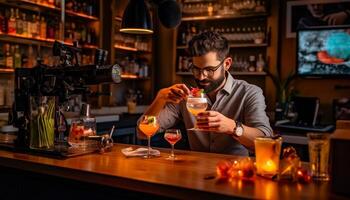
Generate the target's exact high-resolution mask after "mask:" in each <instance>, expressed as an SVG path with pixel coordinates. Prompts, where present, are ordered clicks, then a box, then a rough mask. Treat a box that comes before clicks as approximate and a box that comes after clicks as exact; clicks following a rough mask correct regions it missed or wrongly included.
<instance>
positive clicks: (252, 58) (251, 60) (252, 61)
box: [248, 55, 256, 72]
mask: <svg viewBox="0 0 350 200" xmlns="http://www.w3.org/2000/svg"><path fill="white" fill-rule="evenodd" d="M255 64H256V61H255V56H254V55H250V56H249V67H248V71H249V72H255Z"/></svg>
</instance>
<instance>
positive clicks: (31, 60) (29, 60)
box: [28, 45, 36, 67]
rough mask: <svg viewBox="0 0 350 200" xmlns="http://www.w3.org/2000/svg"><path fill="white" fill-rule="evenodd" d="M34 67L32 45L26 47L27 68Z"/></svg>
mask: <svg viewBox="0 0 350 200" xmlns="http://www.w3.org/2000/svg"><path fill="white" fill-rule="evenodd" d="M35 65H36V61H35V55H34V50H33V47H32V45H29V47H28V67H34V66H35Z"/></svg>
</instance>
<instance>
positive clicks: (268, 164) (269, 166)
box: [262, 160, 277, 173]
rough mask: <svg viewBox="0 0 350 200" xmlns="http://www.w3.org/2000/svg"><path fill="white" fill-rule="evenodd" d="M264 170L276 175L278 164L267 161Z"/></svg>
mask: <svg viewBox="0 0 350 200" xmlns="http://www.w3.org/2000/svg"><path fill="white" fill-rule="evenodd" d="M262 169H263V170H264V171H266V172H269V173H274V172H276V171H277V168H276V164H275V163H274V162H273V160H267V161H266V162H265V164H264V165H263V166H262Z"/></svg>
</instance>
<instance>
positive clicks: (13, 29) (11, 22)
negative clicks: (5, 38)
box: [8, 8, 16, 34]
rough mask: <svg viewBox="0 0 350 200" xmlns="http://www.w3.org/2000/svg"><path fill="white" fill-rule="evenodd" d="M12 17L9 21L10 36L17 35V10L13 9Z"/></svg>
mask: <svg viewBox="0 0 350 200" xmlns="http://www.w3.org/2000/svg"><path fill="white" fill-rule="evenodd" d="M10 12H11V16H10V18H9V20H8V34H16V18H15V10H14V9H13V8H11V11H10Z"/></svg>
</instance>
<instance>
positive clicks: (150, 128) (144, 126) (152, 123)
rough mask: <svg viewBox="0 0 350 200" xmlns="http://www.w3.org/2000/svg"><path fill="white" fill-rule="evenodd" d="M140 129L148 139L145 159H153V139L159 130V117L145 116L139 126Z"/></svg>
mask: <svg viewBox="0 0 350 200" xmlns="http://www.w3.org/2000/svg"><path fill="white" fill-rule="evenodd" d="M139 129H140V131H142V133H143V134H145V135H146V136H147V139H148V151H147V155H146V156H144V158H151V137H152V136H153V135H154V134H156V132H157V131H158V129H159V123H158V119H157V117H156V116H153V115H144V116H143V118H142V120H141V122H140V124H139Z"/></svg>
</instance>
